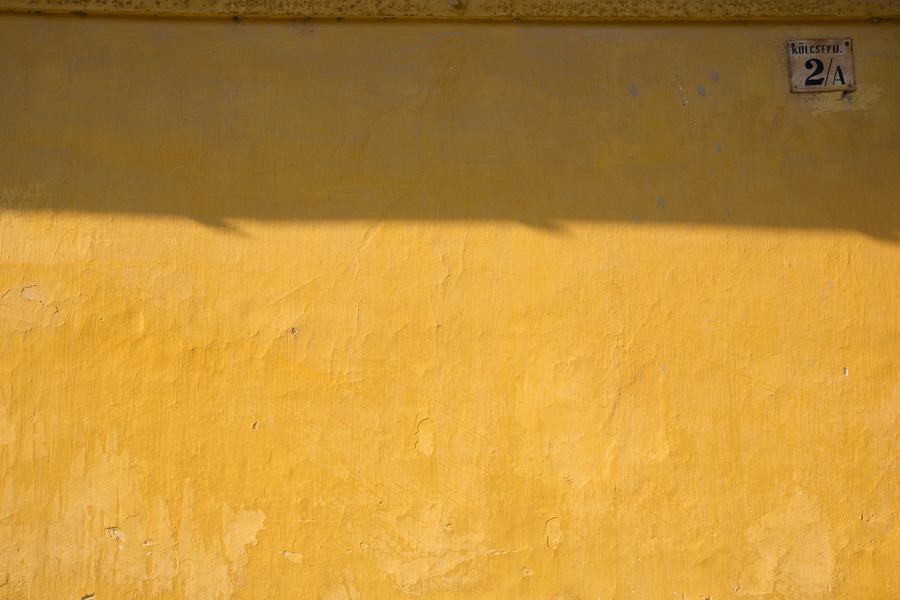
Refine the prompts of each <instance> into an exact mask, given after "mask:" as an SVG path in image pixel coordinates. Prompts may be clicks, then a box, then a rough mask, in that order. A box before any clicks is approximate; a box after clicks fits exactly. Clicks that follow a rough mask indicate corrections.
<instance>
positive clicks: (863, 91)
mask: <svg viewBox="0 0 900 600" xmlns="http://www.w3.org/2000/svg"><path fill="white" fill-rule="evenodd" d="M882 91H883V90H882V88H881V86H879V85H877V84H874V83H861V84H858V85H857V87H856V91H853V92H826V93H820V94H814V95H813V96H814V97H813V100H812V106H813V113H814V114H822V113H830V112H841V111H847V110H868V109H870V108H872V106H873V105H874V104H876V103H877V102H878V99H879V98H881V94H882Z"/></svg>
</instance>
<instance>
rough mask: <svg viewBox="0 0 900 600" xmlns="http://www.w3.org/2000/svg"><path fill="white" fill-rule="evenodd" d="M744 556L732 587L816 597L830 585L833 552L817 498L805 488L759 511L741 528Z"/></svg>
mask: <svg viewBox="0 0 900 600" xmlns="http://www.w3.org/2000/svg"><path fill="white" fill-rule="evenodd" d="M745 541H746V546H744V547H745V548H746V552H747V554H748V556H747V558H748V559H749V560H747V561H746V562H745V563H744V564H746V566H745V567H744V569H743V570H742V571H741V574H740V580H739V587H738V593H739V594H742V595H744V594H747V595H767V594H773V593H776V590H778V591H779V592H781V593H784V594H785V596H787V597H803V598H807V597H818V595H821V594H825V593H827V592H828V591H830V589H831V587H832V582H833V579H834V566H835V553H834V549H833V548H832V546H831V540H830V538H829V535H828V528H827V527H826V523H825V517H824V515H823V512H822V508H821V506H820V505H819V502H818V501H817V500H816V499H815V498H813V497H812V496H811V494H809V493H808V492H804V491H803V490H797V491H796V492H795V493H794V497H793V498H792V499H790V500H788V501H786V502H785V503H784V504H782V505H781V506H780V507H778V508H776V509H775V510H772V511H771V512H769V513H767V514H766V515H765V516H763V517H762V518H761V519H760V520H759V521H758V522H757V523H756V524H755V525H753V526H751V527H750V528H749V529H747V531H746V533H745Z"/></svg>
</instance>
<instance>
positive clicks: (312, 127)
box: [0, 15, 900, 241]
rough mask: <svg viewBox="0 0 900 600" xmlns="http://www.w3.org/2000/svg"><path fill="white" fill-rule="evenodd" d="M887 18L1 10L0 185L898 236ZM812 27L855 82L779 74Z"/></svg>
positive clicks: (394, 213) (81, 200)
mask: <svg viewBox="0 0 900 600" xmlns="http://www.w3.org/2000/svg"><path fill="white" fill-rule="evenodd" d="M897 33H898V25H897V24H892V23H885V24H880V25H877V26H876V25H872V24H868V23H843V24H841V23H838V24H818V25H816V24H793V25H789V24H764V25H753V26H748V25H740V24H721V25H696V24H695V25H671V24H670V25H668V26H663V25H630V24H629V25H625V24H618V25H616V24H606V25H553V24H529V25H525V24H509V23H505V24H453V23H445V22H418V23H417V22H387V23H382V22H346V23H334V22H290V21H244V22H242V23H240V24H237V23H232V22H230V21H219V20H208V21H206V20H189V19H163V20H155V19H129V18H97V17H88V18H86V19H77V18H74V17H49V16H26V15H4V16H0V35H2V37H3V38H4V39H7V40H8V41H9V43H8V47H9V48H10V50H8V51H4V53H3V55H2V56H0V73H2V74H3V78H2V81H0V106H2V107H3V111H2V113H0V128H2V131H3V132H4V135H3V139H2V140H0V152H2V155H3V156H4V160H3V161H2V162H0V204H2V207H0V208H2V210H7V211H9V210H15V211H21V210H59V211H95V212H115V213H140V214H148V215H154V214H156V215H181V216H185V217H188V218H191V219H196V220H199V221H202V222H205V223H209V224H211V225H215V226H227V223H228V221H229V220H231V219H259V220H341V219H366V220H367V219H398V220H403V219H460V220H473V219H475V220H493V219H497V220H511V221H519V222H523V223H527V224H530V225H532V226H535V227H543V228H551V229H552V228H554V227H556V226H557V225H558V224H559V223H560V222H563V221H569V220H584V221H614V222H615V221H621V222H627V223H637V224H638V225H642V224H646V223H662V224H692V225H693V224H699V225H705V224H716V225H726V226H736V227H741V226H749V227H783V228H813V229H832V230H858V231H861V232H863V233H865V234H868V235H871V236H875V237H879V238H883V239H889V240H892V241H895V240H897V239H898V237H900V207H898V203H897V200H898V189H900V170H898V169H897V165H898V164H900V147H898V145H897V141H896V140H897V139H900V114H898V113H900V103H897V102H895V101H893V99H895V98H896V97H897V96H898V93H900V89H898V88H900V83H898V80H900V78H897V77H894V76H892V77H888V75H890V74H895V73H896V66H895V65H897V64H900V44H898V43H897V40H898V39H900V35H897ZM827 35H833V36H835V37H837V36H851V37H855V39H856V40H858V41H857V42H855V48H856V57H855V58H856V62H857V65H858V67H857V72H858V74H857V80H858V85H859V89H858V90H857V92H854V93H853V94H850V95H845V96H842V95H841V94H840V93H830V94H807V95H801V94H789V93H788V91H787V73H786V63H785V60H784V41H785V40H786V39H789V38H792V37H793V38H802V37H823V36H827ZM748 47H752V48H753V49H754V51H753V52H748V51H747V48H748Z"/></svg>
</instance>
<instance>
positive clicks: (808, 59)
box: [787, 38, 856, 92]
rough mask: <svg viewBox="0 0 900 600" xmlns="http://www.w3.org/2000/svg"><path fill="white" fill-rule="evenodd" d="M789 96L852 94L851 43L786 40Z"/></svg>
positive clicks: (848, 39) (847, 39)
mask: <svg viewBox="0 0 900 600" xmlns="http://www.w3.org/2000/svg"><path fill="white" fill-rule="evenodd" d="M787 53H788V59H789V60H790V69H791V91H792V92H833V91H837V90H855V89H856V85H855V83H854V80H853V40H851V39H850V38H842V39H836V40H788V42H787Z"/></svg>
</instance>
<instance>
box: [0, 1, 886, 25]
mask: <svg viewBox="0 0 900 600" xmlns="http://www.w3.org/2000/svg"><path fill="white" fill-rule="evenodd" d="M0 10H5V11H14V12H52V13H59V12H72V13H78V14H126V15H129V14H130V15H166V16H181V15H183V16H248V17H249V16H260V17H302V18H322V19H336V18H345V19H373V18H374V19H378V18H400V19H462V20H491V19H493V20H511V19H527V20H565V21H601V20H720V19H723V20H724V19H835V18H840V19H862V18H891V17H898V16H900V0H0Z"/></svg>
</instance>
